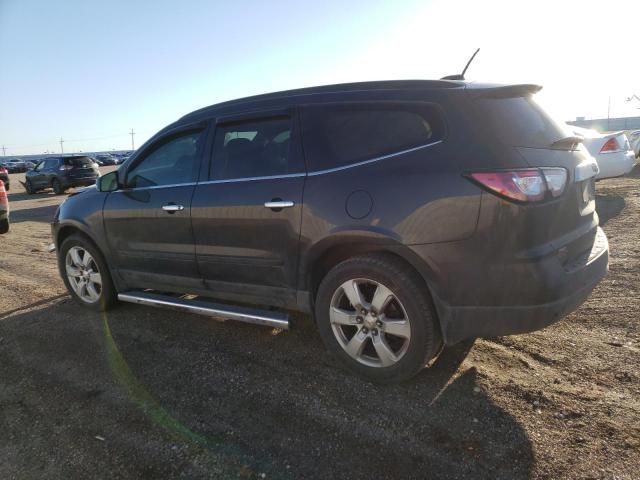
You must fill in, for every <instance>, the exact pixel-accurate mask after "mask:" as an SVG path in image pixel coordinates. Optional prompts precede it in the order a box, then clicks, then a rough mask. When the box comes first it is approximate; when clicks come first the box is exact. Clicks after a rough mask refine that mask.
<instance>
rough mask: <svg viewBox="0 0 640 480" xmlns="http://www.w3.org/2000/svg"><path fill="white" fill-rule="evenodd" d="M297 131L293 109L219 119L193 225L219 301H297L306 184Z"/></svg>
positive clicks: (208, 283)
mask: <svg viewBox="0 0 640 480" xmlns="http://www.w3.org/2000/svg"><path fill="white" fill-rule="evenodd" d="M295 125H297V122H296V121H295V115H294V113H293V112H290V111H279V112H268V113H263V114H256V115H251V116H248V117H247V116H239V117H226V118H218V119H217V122H216V132H215V138H214V142H213V152H212V159H211V164H210V168H209V173H208V176H207V178H208V180H206V181H204V182H201V183H199V184H198V186H197V187H196V191H195V194H194V197H193V203H192V220H193V230H194V235H195V242H196V255H197V258H198V266H199V269H200V273H201V274H202V276H203V277H204V281H205V284H206V286H207V288H208V289H210V290H212V291H214V292H215V293H216V294H217V296H219V297H223V296H224V297H227V298H233V297H234V295H239V294H242V297H244V298H246V296H247V295H249V296H253V297H254V298H255V300H256V301H260V299H262V301H264V300H267V303H270V304H274V303H275V304H282V305H286V304H288V303H292V302H294V301H295V290H296V286H297V281H296V278H297V265H298V248H299V239H300V221H301V213H302V190H303V187H304V180H305V171H304V170H305V169H304V166H303V158H302V154H301V146H300V142H299V140H298V132H297V127H296V126H295Z"/></svg>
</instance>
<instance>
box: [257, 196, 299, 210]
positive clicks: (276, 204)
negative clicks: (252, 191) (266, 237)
mask: <svg viewBox="0 0 640 480" xmlns="http://www.w3.org/2000/svg"><path fill="white" fill-rule="evenodd" d="M293 205H294V204H293V202H292V201H291V200H281V199H280V198H274V199H273V200H271V201H270V202H264V206H265V208H270V209H271V210H273V211H274V212H279V211H280V210H282V209H283V208H290V207H293Z"/></svg>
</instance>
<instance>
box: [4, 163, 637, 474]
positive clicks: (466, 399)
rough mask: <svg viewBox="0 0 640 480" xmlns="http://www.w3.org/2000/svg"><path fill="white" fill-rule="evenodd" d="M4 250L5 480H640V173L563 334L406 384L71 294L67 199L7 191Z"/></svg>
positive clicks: (529, 338)
mask: <svg viewBox="0 0 640 480" xmlns="http://www.w3.org/2000/svg"><path fill="white" fill-rule="evenodd" d="M13 177H14V178H12V187H13V188H12V190H11V192H10V195H9V200H10V202H11V207H12V221H13V223H12V230H11V232H10V233H9V234H8V235H5V236H2V237H0V252H1V253H0V289H1V290H0V291H1V292H2V294H1V297H0V478H2V479H13V478H16V479H25V478H26V479H30V478H34V479H35V478H37V479H40V478H48V479H58V478H60V479H69V478H282V479H300V478H349V479H357V478H379V479H383V478H389V479H410V478H447V479H455V478H473V479H477V478H491V479H499V478H504V479H521V478H537V479H558V478H576V479H599V478H607V479H633V478H636V479H637V478H639V474H638V472H639V471H640V400H639V398H640V395H639V394H640V372H639V369H638V366H639V363H640V362H639V359H640V329H639V327H638V322H639V319H640V260H639V259H640V243H639V241H638V234H639V233H640V228H639V227H638V225H639V224H640V172H639V171H638V169H636V171H635V172H634V174H632V175H631V176H630V177H629V178H622V179H612V180H605V181H602V182H600V183H598V186H597V190H598V198H597V202H598V210H599V213H600V215H601V223H602V224H603V225H604V229H605V231H606V232H607V235H608V236H609V241H610V245H611V270H610V273H609V275H608V276H607V278H606V279H605V280H604V281H603V282H602V284H601V285H600V286H599V287H598V288H597V289H596V290H595V291H594V292H593V294H592V295H591V297H590V299H589V300H588V301H587V302H586V303H585V304H584V305H583V306H582V307H581V308H580V309H579V310H578V311H577V312H575V313H574V314H572V315H571V316H570V317H568V318H567V319H565V320H564V321H562V322H560V323H558V324H556V325H554V326H551V327H549V328H547V329H545V330H543V331H540V332H536V333H533V334H528V335H520V336H513V337H502V338H494V339H482V340H476V341H475V342H467V343H464V344H461V345H457V346H456V347H454V348H450V349H447V350H445V351H444V352H443V354H442V355H441V357H440V358H439V360H438V361H437V363H436V364H435V365H434V366H432V367H431V368H429V369H426V370H424V371H423V372H422V373H421V374H420V375H418V376H417V377H416V378H415V379H414V380H412V381H410V382H408V383H405V384H403V385H400V386H393V387H380V386H375V385H371V384H369V383H366V382H364V381H362V380H360V379H359V378H357V377H354V376H352V375H350V374H348V373H346V372H344V371H343V370H341V369H340V368H339V366H338V365H337V364H336V363H335V362H334V361H333V360H332V359H331V358H329V357H328V355H327V354H326V353H325V351H324V349H323V346H322V344H321V341H320V338H319V336H318V333H317V332H316V329H315V328H314V326H313V323H312V321H311V320H310V319H308V318H305V317H296V318H294V322H295V323H294V328H293V329H292V330H291V331H290V332H281V331H277V330H270V329H267V328H263V327H257V326H251V325H243V324H238V323H233V322H218V321H215V320H212V319H208V318H205V317H198V316H195V315H189V314H177V313H175V312H171V311H163V310H157V309H150V308H146V307H141V306H135V305H121V306H119V307H118V308H116V309H115V310H114V311H113V312H109V313H108V314H106V315H104V314H103V315H100V314H94V313H90V312H87V311H86V310H85V309H82V308H81V307H78V306H76V305H75V304H74V303H73V302H72V301H71V300H70V298H69V297H68V296H67V295H66V293H65V289H64V287H63V284H62V281H61V280H60V278H59V276H58V274H57V271H56V266H55V257H54V255H53V254H48V253H46V246H47V244H48V243H49V241H50V240H49V224H48V222H49V220H50V218H51V216H52V215H53V213H54V211H55V207H56V205H57V204H58V203H59V202H60V201H61V198H62V197H59V196H55V195H53V194H51V193H41V194H38V195H34V196H27V195H26V194H25V193H24V192H23V191H22V188H21V187H20V184H19V183H18V181H17V180H18V179H19V177H20V175H13Z"/></svg>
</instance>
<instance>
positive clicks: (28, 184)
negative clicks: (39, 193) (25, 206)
mask: <svg viewBox="0 0 640 480" xmlns="http://www.w3.org/2000/svg"><path fill="white" fill-rule="evenodd" d="M24 189H25V191H26V192H27V195H33V194H34V193H36V191H35V190H34V188H33V185H31V181H30V180H26V181H25V182H24Z"/></svg>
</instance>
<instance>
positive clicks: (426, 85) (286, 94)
mask: <svg viewBox="0 0 640 480" xmlns="http://www.w3.org/2000/svg"><path fill="white" fill-rule="evenodd" d="M466 85H467V83H466V82H462V81H452V80H384V81H375V82H358V83H341V84H335V85H323V86H318V87H307V88H298V89H294V90H284V91H280V92H273V93H264V94H261V95H253V96H251V97H244V98H239V99H236V100H229V101H226V102H222V103H217V104H215V105H210V106H208V107H205V108H201V109H199V110H195V111H193V112H191V113H189V114H187V115H185V116H184V117H182V118H181V119H180V120H188V119H195V118H196V117H200V116H205V115H206V114H208V113H214V112H217V111H220V110H227V109H230V108H232V107H240V106H243V105H246V106H247V107H251V106H253V104H261V103H270V102H272V101H277V100H284V99H291V98H293V97H311V96H314V95H327V94H340V93H349V92H366V91H380V90H411V89H415V90H441V89H451V88H462V87H465V86H466ZM256 106H257V105H256Z"/></svg>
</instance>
